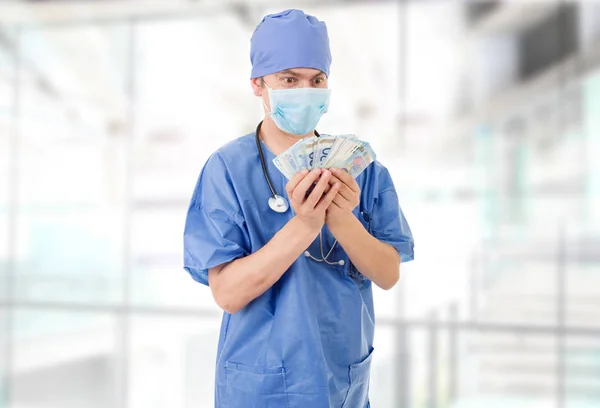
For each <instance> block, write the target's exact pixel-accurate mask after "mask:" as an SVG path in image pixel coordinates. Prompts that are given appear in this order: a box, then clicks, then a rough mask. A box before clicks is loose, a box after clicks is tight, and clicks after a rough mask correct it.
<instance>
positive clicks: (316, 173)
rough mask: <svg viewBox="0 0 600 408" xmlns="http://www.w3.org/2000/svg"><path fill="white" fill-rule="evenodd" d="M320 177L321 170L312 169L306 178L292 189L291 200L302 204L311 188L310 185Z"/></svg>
mask: <svg viewBox="0 0 600 408" xmlns="http://www.w3.org/2000/svg"><path fill="white" fill-rule="evenodd" d="M320 176H321V169H314V170H312V171H311V172H310V173H308V174H306V176H305V177H304V178H303V179H302V180H301V181H300V183H298V185H297V186H296V188H294V190H293V193H292V196H293V197H292V199H293V200H295V201H297V202H299V203H303V202H304V199H305V198H306V192H307V191H308V189H309V188H310V186H312V184H313V183H314V182H315V181H316V180H317V179H318V178H319V177H320Z"/></svg>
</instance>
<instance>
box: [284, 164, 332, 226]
mask: <svg viewBox="0 0 600 408" xmlns="http://www.w3.org/2000/svg"><path fill="white" fill-rule="evenodd" d="M330 181H331V172H330V171H329V170H327V169H313V170H312V171H310V172H308V171H307V170H303V171H301V172H299V173H297V174H296V175H295V176H294V177H292V179H291V180H290V181H289V182H288V183H287V185H286V187H285V190H286V192H287V195H288V197H289V199H290V205H291V206H292V209H293V210H294V212H295V213H296V217H298V218H299V219H301V220H302V221H303V224H305V225H306V226H308V227H309V228H311V229H313V228H314V229H315V230H317V231H320V230H321V228H322V227H323V224H324V223H325V211H326V210H327V208H328V207H330V206H331V202H332V201H333V199H334V198H335V196H336V194H337V193H338V189H339V187H340V184H339V183H337V182H333V183H331V187H329V186H330ZM315 182H316V185H314V187H313V188H312V191H311V192H310V194H308V195H307V192H308V190H309V189H310V188H311V186H313V184H314V183H315ZM326 190H328V191H326Z"/></svg>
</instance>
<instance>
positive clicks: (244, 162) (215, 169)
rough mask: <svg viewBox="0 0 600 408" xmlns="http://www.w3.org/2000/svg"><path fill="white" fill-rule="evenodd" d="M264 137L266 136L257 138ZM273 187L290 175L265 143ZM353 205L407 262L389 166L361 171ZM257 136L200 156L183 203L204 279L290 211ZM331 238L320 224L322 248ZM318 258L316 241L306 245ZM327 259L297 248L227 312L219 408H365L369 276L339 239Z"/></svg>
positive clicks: (193, 270)
mask: <svg viewBox="0 0 600 408" xmlns="http://www.w3.org/2000/svg"><path fill="white" fill-rule="evenodd" d="M261 143H262V142H261ZM262 146H263V150H264V152H265V160H266V165H267V168H268V171H269V175H270V176H271V179H272V182H273V185H274V187H275V190H276V191H277V192H278V193H279V194H280V195H285V194H286V192H285V185H286V183H287V179H286V178H285V177H284V176H283V175H282V174H281V173H280V172H279V170H277V168H276V167H275V165H274V164H273V159H274V158H275V156H274V154H273V153H272V152H271V151H270V150H269V149H268V148H267V147H266V145H265V144H264V143H263V145H262ZM357 182H358V185H359V186H360V188H361V197H360V204H359V206H358V207H357V208H356V209H355V210H354V213H355V215H356V216H357V217H358V219H359V220H360V221H361V222H362V224H363V226H364V227H365V228H366V229H367V230H368V231H369V232H370V233H371V234H372V235H373V236H375V237H376V238H378V239H379V240H381V241H383V242H386V243H388V244H390V245H392V246H393V247H394V248H396V249H397V250H398V252H399V253H400V255H401V259H402V262H406V261H409V260H412V259H413V246H414V244H413V237H412V234H411V231H410V228H409V226H408V223H407V222H406V219H405V218H404V215H403V213H402V210H401V208H400V206H399V204H398V197H397V194H396V190H395V189H394V184H393V182H392V179H391V177H390V174H389V172H388V170H387V169H386V168H385V167H384V166H383V165H381V163H379V162H374V163H373V164H371V165H370V166H369V167H368V168H367V169H366V170H365V171H364V172H363V173H362V174H360V175H359V176H358V177H357ZM270 196H271V191H270V189H269V187H268V185H267V183H266V181H265V178H264V175H263V172H262V167H261V164H260V159H259V155H258V150H257V148H256V141H255V133H252V134H249V135H247V136H244V137H241V138H239V139H236V140H234V141H232V142H230V143H228V144H226V145H225V146H223V147H222V148H220V149H219V150H218V151H216V152H215V153H214V154H213V155H212V156H211V157H210V158H209V159H208V161H207V162H206V164H205V166H204V168H203V169H202V172H201V174H200V176H199V178H198V182H197V184H196V187H195V190H194V193H193V196H192V199H191V203H190V206H189V209H188V214H187V219H186V225H185V232H184V267H185V269H186V270H187V271H188V272H189V273H190V275H191V276H192V277H193V278H194V279H195V280H196V281H198V282H200V283H202V284H205V285H208V269H209V268H211V267H214V266H218V265H221V264H223V263H226V262H229V261H232V260H234V259H236V258H240V257H244V256H246V255H249V254H252V253H254V252H256V251H258V250H259V249H260V248H261V247H263V246H264V245H265V244H266V243H267V242H269V240H270V239H271V238H272V237H273V235H275V233H276V232H277V231H279V230H280V229H281V228H282V227H283V226H284V225H285V224H286V223H287V222H288V221H289V220H290V219H291V218H292V217H293V216H294V214H293V210H292V209H291V208H290V209H289V210H288V211H287V212H286V213H283V214H280V213H276V212H274V211H272V210H271V209H270V208H269V206H268V204H267V200H268V199H269V197H270ZM334 240H335V239H334V237H333V236H332V235H331V233H330V232H329V231H328V230H327V227H326V226H325V227H324V228H323V244H324V248H323V250H324V252H325V253H327V252H328V251H329V249H330V248H331V245H333V243H334ZM308 250H309V251H310V253H311V254H313V256H317V257H318V258H320V254H321V252H320V248H319V239H318V237H317V239H316V240H315V241H314V242H313V243H312V244H311V246H310V247H309V248H308ZM328 259H329V260H330V261H339V260H344V261H345V265H344V266H340V265H327V264H325V263H319V262H315V261H313V260H311V259H309V258H306V257H305V256H304V255H300V256H299V257H298V259H297V260H296V261H295V262H294V263H293V264H292V266H291V267H290V268H289V269H288V270H287V271H286V272H285V273H284V274H283V276H282V277H281V279H280V280H279V281H278V282H276V283H275V284H274V285H273V286H272V287H271V288H270V289H268V290H267V291H266V292H265V293H264V294H263V295H261V296H260V297H258V298H256V299H255V300H253V301H252V302H250V303H249V304H248V305H247V306H246V307H245V308H243V309H242V310H240V311H239V312H237V313H235V314H233V315H232V314H229V313H227V312H224V314H223V319H222V324H221V331H220V337H219V345H218V351H217V363H216V379H215V407H219V408H221V407H227V408H253V407H256V408H270V407H272V408H284V407H285V408H307V407H311V408H365V407H369V398H368V390H369V374H370V366H371V359H372V356H373V332H374V322H375V314H374V310H373V293H372V288H371V286H372V284H371V281H370V280H368V279H366V278H365V277H364V276H363V275H362V274H360V272H358V270H357V269H356V268H355V267H354V266H353V265H352V263H351V262H350V261H349V259H348V256H347V255H346V253H345V252H344V250H343V248H342V247H341V246H340V245H339V244H338V245H336V246H335V248H334V250H333V252H332V254H331V256H330V257H329V258H328Z"/></svg>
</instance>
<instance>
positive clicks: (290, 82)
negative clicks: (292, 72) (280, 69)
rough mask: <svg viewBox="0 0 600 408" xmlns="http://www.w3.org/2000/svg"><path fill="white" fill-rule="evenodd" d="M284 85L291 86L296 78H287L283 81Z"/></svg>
mask: <svg viewBox="0 0 600 408" xmlns="http://www.w3.org/2000/svg"><path fill="white" fill-rule="evenodd" d="M283 80H284V81H285V83H286V84H293V83H294V82H295V81H296V78H292V77H287V78H284V79H283Z"/></svg>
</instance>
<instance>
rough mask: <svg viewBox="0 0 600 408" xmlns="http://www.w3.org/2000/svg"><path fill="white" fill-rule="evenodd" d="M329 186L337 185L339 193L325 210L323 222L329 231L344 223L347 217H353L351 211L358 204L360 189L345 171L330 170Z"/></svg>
mask: <svg viewBox="0 0 600 408" xmlns="http://www.w3.org/2000/svg"><path fill="white" fill-rule="evenodd" d="M329 170H331V174H332V176H331V179H330V180H329V184H330V185H333V184H335V183H338V185H339V186H340V187H339V191H338V193H337V194H336V196H335V198H334V199H333V201H332V203H331V204H330V205H329V207H328V208H327V212H326V217H325V222H326V223H327V226H328V227H329V229H330V230H331V228H335V227H336V226H337V225H340V224H342V223H344V221H346V220H348V219H349V217H354V214H352V211H353V210H354V209H355V208H356V206H357V205H358V204H359V203H360V187H359V186H358V183H357V182H356V180H354V178H353V177H352V176H351V175H350V174H349V173H348V172H347V171H345V170H341V169H338V168H331V169H329Z"/></svg>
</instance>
